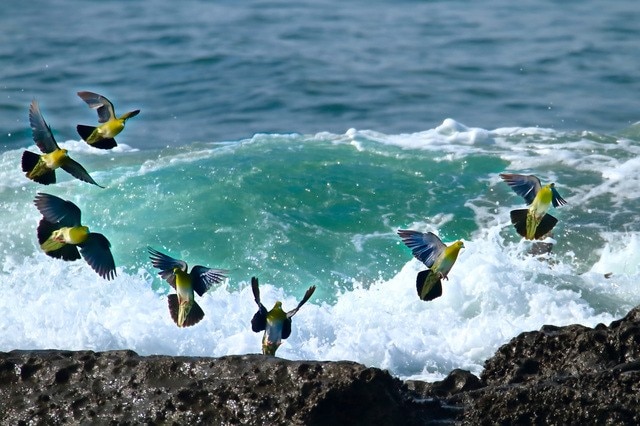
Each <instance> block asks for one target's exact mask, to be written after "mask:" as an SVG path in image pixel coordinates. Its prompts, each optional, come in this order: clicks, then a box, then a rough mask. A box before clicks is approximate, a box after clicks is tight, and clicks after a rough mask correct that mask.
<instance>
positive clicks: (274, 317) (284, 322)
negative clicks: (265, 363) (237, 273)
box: [251, 277, 316, 355]
mask: <svg viewBox="0 0 640 426" xmlns="http://www.w3.org/2000/svg"><path fill="white" fill-rule="evenodd" d="M251 290H252V291H253V297H254V300H255V301H256V304H257V305H258V308H259V309H258V312H256V313H255V315H254V316H253V318H252V319H251V330H253V331H254V332H256V333H259V332H261V331H264V335H263V337H262V353H263V354H264V355H275V354H276V351H277V350H278V347H280V345H281V344H282V340H283V339H286V338H288V337H289V336H290V335H291V318H292V317H293V316H294V315H295V314H296V312H298V310H299V309H300V308H301V307H302V305H304V304H305V303H306V302H307V300H309V298H310V297H311V295H312V294H313V292H314V291H316V286H314V285H312V286H311V287H309V289H308V290H307V291H306V293H305V294H304V297H303V298H302V300H301V301H300V303H298V306H296V308H295V309H293V310H291V311H289V312H285V311H284V310H283V309H282V302H280V301H277V302H276V303H275V305H273V308H272V309H271V310H270V311H267V308H265V307H264V305H263V304H262V302H260V288H259V286H258V278H256V277H251Z"/></svg>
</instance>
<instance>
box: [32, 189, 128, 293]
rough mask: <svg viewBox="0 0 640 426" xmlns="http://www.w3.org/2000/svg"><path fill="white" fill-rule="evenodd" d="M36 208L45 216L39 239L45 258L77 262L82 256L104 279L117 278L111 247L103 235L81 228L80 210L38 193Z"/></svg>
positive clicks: (58, 199)
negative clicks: (46, 256)
mask: <svg viewBox="0 0 640 426" xmlns="http://www.w3.org/2000/svg"><path fill="white" fill-rule="evenodd" d="M34 204H35V205H36V207H37V208H38V211H39V212H40V214H42V219H41V220H40V223H39V224H38V229H37V235H38V242H39V243H40V247H41V248H42V250H44V252H45V254H47V255H48V256H51V257H54V258H58V259H62V260H77V259H80V255H81V254H82V257H83V258H84V260H85V261H86V262H87V263H88V264H89V266H90V267H91V268H92V269H93V270H94V271H95V272H97V273H98V275H100V276H101V277H102V278H105V279H107V280H111V279H113V278H115V276H116V266H115V262H114V261H113V255H112V254H111V243H109V240H107V238H106V237H105V236H104V235H102V234H98V233H96V232H89V228H88V227H87V226H84V225H82V221H81V212H80V209H79V208H78V206H76V205H75V204H73V203H72V202H71V201H66V200H63V199H62V198H59V197H56V196H55V195H51V194H45V193H38V194H37V195H36V198H35V200H34ZM78 249H80V252H78Z"/></svg>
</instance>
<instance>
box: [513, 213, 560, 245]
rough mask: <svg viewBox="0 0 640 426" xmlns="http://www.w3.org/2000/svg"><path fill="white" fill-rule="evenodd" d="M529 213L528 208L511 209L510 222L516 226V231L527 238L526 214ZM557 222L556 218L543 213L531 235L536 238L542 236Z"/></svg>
mask: <svg viewBox="0 0 640 426" xmlns="http://www.w3.org/2000/svg"><path fill="white" fill-rule="evenodd" d="M528 214H529V210H528V209H519V210H512V211H511V223H513V226H514V227H515V228H516V232H517V233H518V234H520V235H521V236H523V237H524V238H527V215H528ZM556 223H558V219H556V218H555V217H553V216H551V215H550V214H545V215H544V217H543V218H542V220H541V221H540V224H538V227H537V228H536V232H535V234H534V236H533V238H535V239H536V240H539V239H541V238H543V237H544V236H545V235H546V234H548V233H549V232H551V230H552V229H553V228H554V226H556Z"/></svg>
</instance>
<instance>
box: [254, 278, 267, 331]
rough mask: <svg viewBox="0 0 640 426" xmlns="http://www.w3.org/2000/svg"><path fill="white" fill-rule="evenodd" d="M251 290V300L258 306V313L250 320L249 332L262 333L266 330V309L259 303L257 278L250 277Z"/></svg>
mask: <svg viewBox="0 0 640 426" xmlns="http://www.w3.org/2000/svg"><path fill="white" fill-rule="evenodd" d="M251 290H252V291H253V298H254V300H255V301H256V304H257V305H258V312H256V313H255V315H254V316H253V318H251V330H253V331H254V332H255V333H258V332H260V331H264V330H265V329H266V328H267V313H268V312H267V308H265V307H264V305H263V304H262V302H260V287H259V286H258V278H256V277H251Z"/></svg>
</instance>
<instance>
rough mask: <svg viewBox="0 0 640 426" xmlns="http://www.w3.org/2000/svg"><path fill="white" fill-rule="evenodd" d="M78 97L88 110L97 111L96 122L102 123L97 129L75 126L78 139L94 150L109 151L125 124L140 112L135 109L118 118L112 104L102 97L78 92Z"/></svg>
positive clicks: (91, 93) (82, 125) (114, 144)
mask: <svg viewBox="0 0 640 426" xmlns="http://www.w3.org/2000/svg"><path fill="white" fill-rule="evenodd" d="M78 96H80V98H81V99H82V100H83V101H85V102H86V103H87V105H89V108H92V109H95V110H97V111H98V122H99V123H102V124H100V125H99V126H97V127H93V126H85V125H84V124H78V125H77V126H76V130H77V131H78V134H79V135H80V137H81V138H82V139H83V140H84V141H85V142H87V143H88V144H89V145H91V146H93V147H95V148H100V149H111V148H114V147H115V146H117V145H118V144H117V143H116V141H115V139H114V138H115V137H116V135H118V134H119V133H120V132H121V131H122V130H123V129H124V124H125V122H126V121H127V120H128V119H130V118H131V117H135V116H136V115H138V114H139V113H140V110H139V109H136V110H134V111H129V112H127V113H126V114H123V115H122V116H120V117H118V116H116V111H115V109H114V108H113V104H112V103H111V101H110V100H109V99H107V98H105V97H104V96H102V95H99V94H97V93H93V92H78Z"/></svg>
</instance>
